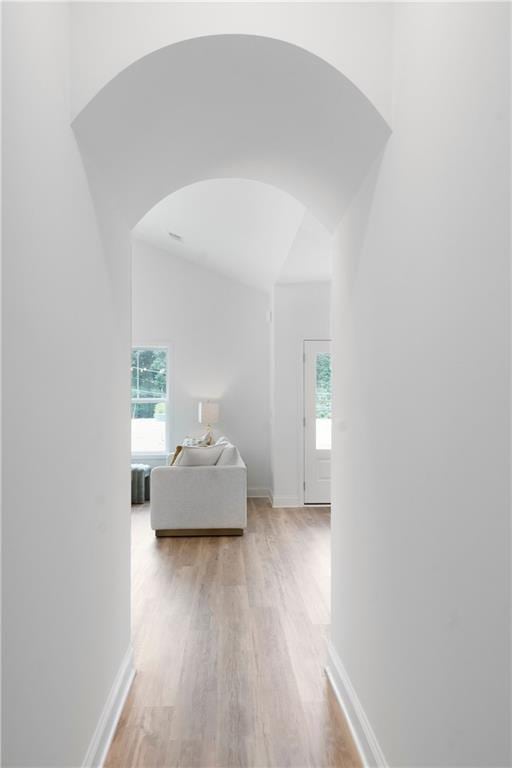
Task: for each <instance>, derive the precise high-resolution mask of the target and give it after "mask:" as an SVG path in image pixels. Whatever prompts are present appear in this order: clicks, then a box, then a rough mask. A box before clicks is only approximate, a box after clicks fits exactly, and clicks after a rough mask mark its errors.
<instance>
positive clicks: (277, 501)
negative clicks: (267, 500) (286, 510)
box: [271, 496, 303, 507]
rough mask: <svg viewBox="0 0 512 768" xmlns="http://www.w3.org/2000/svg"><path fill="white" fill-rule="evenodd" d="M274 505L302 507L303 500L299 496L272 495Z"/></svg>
mask: <svg viewBox="0 0 512 768" xmlns="http://www.w3.org/2000/svg"><path fill="white" fill-rule="evenodd" d="M271 502H272V506H273V507H302V506H303V504H302V500H301V499H299V497H298V496H271Z"/></svg>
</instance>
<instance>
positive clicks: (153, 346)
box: [130, 341, 172, 459]
mask: <svg viewBox="0 0 512 768" xmlns="http://www.w3.org/2000/svg"><path fill="white" fill-rule="evenodd" d="M137 349H148V350H158V351H161V350H164V351H165V353H166V359H167V375H166V387H165V389H166V394H165V397H132V396H131V391H132V390H131V375H130V424H131V422H132V420H133V419H132V418H131V412H132V407H133V405H144V404H145V403H155V404H156V403H165V406H166V408H165V447H164V450H163V451H134V450H133V449H132V446H131V435H130V452H131V457H132V459H152V458H154V459H161V458H162V457H163V456H168V454H169V450H170V449H169V446H170V445H171V429H170V425H171V397H170V386H169V384H170V382H169V373H170V370H171V359H172V357H171V353H172V348H171V345H170V344H169V343H167V342H161V341H155V342H151V343H148V342H139V341H137V342H135V341H132V345H131V348H130V370H131V355H132V353H133V352H134V350H137Z"/></svg>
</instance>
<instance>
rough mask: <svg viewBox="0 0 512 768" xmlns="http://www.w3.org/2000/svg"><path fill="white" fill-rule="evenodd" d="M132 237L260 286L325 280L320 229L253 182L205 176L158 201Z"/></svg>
mask: <svg viewBox="0 0 512 768" xmlns="http://www.w3.org/2000/svg"><path fill="white" fill-rule="evenodd" d="M169 232H173V233H175V234H177V235H179V236H180V237H181V238H182V239H181V240H180V241H178V240H176V239H175V238H173V237H171V236H170V235H169ZM134 235H135V236H136V237H137V238H139V239H142V240H145V241H147V242H149V243H152V244H153V245H155V246H157V247H158V248H162V249H164V250H167V251H170V252H171V253H173V254H175V255H178V256H182V257H183V258H185V259H189V260H190V261H193V262H195V263H198V264H200V265H202V266H204V267H207V268H208V269H213V270H215V271H217V272H220V273H222V274H224V275H227V276H228V277H231V278H233V279H235V280H238V281H240V282H242V283H245V284H247V285H252V286H254V287H257V288H261V289H269V288H270V287H271V286H272V285H273V284H274V283H276V282H304V281H308V280H313V281H314V280H328V279H330V257H329V254H330V251H329V244H330V236H329V234H328V233H327V231H326V229H325V228H324V227H323V225H321V224H320V223H319V222H318V221H317V220H316V219H315V218H314V216H313V215H312V214H311V213H306V212H305V208H304V206H303V205H302V203H299V202H298V201H297V200H296V199H295V198H294V197H292V196H291V195H289V194H288V193H287V192H283V191H282V190H280V189H277V188H276V187H273V186H270V185H269V184H264V183H262V182H258V181H249V180H247V179H211V180H208V181H201V182H198V183H196V184H192V185H190V186H188V187H184V188H182V189H180V190H178V191H177V192H174V193H173V194H172V195H169V196H168V197H165V198H164V199H163V200H161V201H160V202H159V203H157V204H156V205H155V206H154V207H153V208H152V209H151V210H150V211H149V212H148V213H147V214H146V215H145V216H144V217H143V218H142V219H141V220H140V222H139V223H138V224H137V226H136V227H135V228H134Z"/></svg>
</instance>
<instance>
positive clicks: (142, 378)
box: [132, 347, 167, 415]
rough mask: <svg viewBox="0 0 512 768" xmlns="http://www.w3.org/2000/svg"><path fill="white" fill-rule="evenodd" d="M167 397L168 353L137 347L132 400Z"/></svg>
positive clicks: (133, 351)
mask: <svg viewBox="0 0 512 768" xmlns="http://www.w3.org/2000/svg"><path fill="white" fill-rule="evenodd" d="M166 395H167V351H166V350H165V349H150V348H147V347H146V348H142V347H135V348H134V349H133V350H132V400H140V399H145V398H154V399H162V398H164V399H165V397H166ZM146 405H147V403H146ZM138 407H140V406H138ZM151 415H152V414H151Z"/></svg>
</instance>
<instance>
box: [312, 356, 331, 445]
mask: <svg viewBox="0 0 512 768" xmlns="http://www.w3.org/2000/svg"><path fill="white" fill-rule="evenodd" d="M331 418H332V416H331V355H330V352H320V353H319V354H317V356H316V448H317V450H327V451H330V450H331Z"/></svg>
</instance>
